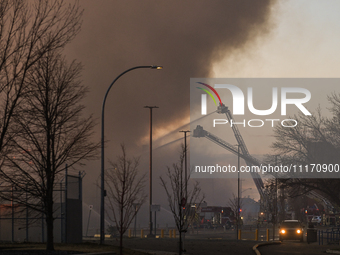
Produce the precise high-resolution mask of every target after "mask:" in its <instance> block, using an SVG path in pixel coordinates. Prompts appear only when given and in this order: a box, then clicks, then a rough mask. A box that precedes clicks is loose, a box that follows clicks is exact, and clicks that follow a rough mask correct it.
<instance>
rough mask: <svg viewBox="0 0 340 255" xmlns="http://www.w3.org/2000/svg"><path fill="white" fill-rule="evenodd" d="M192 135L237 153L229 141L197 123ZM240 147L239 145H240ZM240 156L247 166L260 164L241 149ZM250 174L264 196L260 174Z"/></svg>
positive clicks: (236, 149)
mask: <svg viewBox="0 0 340 255" xmlns="http://www.w3.org/2000/svg"><path fill="white" fill-rule="evenodd" d="M193 137H198V138H199V137H205V138H207V139H208V140H210V141H212V142H214V143H216V144H217V145H219V146H221V147H222V148H224V149H226V150H228V151H230V152H232V153H234V154H236V155H238V148H237V147H236V146H234V145H231V144H230V143H228V142H226V141H224V140H222V139H221V138H218V137H217V136H215V135H213V134H212V133H210V132H208V131H206V130H204V129H203V127H202V126H200V125H198V126H197V127H196V129H195V130H194V132H193ZM241 139H242V137H241ZM240 149H241V146H240ZM240 157H241V158H243V159H244V160H245V161H246V163H247V165H248V166H260V163H259V161H258V160H257V159H256V158H254V157H252V156H250V155H249V154H248V155H245V154H244V153H243V151H242V150H241V151H240ZM251 176H252V178H253V180H254V183H255V186H256V188H257V190H258V192H259V194H260V195H261V197H265V194H264V192H263V188H264V187H263V182H262V179H261V177H260V175H259V174H258V173H256V172H252V173H251Z"/></svg>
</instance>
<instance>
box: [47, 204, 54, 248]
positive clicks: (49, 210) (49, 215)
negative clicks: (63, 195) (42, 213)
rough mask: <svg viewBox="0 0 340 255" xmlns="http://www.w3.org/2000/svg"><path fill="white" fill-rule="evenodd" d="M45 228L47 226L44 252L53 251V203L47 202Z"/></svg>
mask: <svg viewBox="0 0 340 255" xmlns="http://www.w3.org/2000/svg"><path fill="white" fill-rule="evenodd" d="M46 209H47V210H46V226H47V243H46V250H48V251H54V240H53V239H54V237H53V220H54V219H53V201H52V199H51V200H49V201H47V206H46Z"/></svg>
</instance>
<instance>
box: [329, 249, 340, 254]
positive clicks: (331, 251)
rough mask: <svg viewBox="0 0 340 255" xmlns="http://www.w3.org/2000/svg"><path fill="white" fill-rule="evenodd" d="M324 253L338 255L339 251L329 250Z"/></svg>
mask: <svg viewBox="0 0 340 255" xmlns="http://www.w3.org/2000/svg"><path fill="white" fill-rule="evenodd" d="M326 253H331V254H340V251H336V250H331V249H327V250H326Z"/></svg>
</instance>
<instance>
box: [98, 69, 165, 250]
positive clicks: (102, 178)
mask: <svg viewBox="0 0 340 255" xmlns="http://www.w3.org/2000/svg"><path fill="white" fill-rule="evenodd" d="M139 68H150V69H156V70H160V69H162V68H163V67H162V66H156V65H150V66H135V67H132V68H130V69H128V70H126V71H124V72H122V73H121V74H120V75H118V76H117V77H116V79H114V81H113V82H112V83H111V84H110V86H109V88H108V89H107V91H106V93H105V96H104V100H103V106H102V123H101V125H102V126H101V132H102V134H101V193H100V244H103V242H104V239H105V235H104V217H105V215H104V214H105V213H104V198H105V196H106V190H105V188H104V176H105V174H104V110H105V102H106V98H107V95H108V94H109V91H110V89H111V87H112V86H113V84H114V83H115V82H116V81H117V80H118V79H119V78H120V77H122V76H123V75H124V74H126V73H127V72H130V71H132V70H135V69H139Z"/></svg>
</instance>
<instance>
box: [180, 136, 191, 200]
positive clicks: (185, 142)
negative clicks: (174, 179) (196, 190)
mask: <svg viewBox="0 0 340 255" xmlns="http://www.w3.org/2000/svg"><path fill="white" fill-rule="evenodd" d="M179 132H182V133H184V164H185V166H184V169H185V170H184V171H185V172H184V173H185V175H184V176H185V199H186V200H187V201H188V163H187V151H188V149H187V133H188V132H189V133H190V131H189V130H181V131H179Z"/></svg>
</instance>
